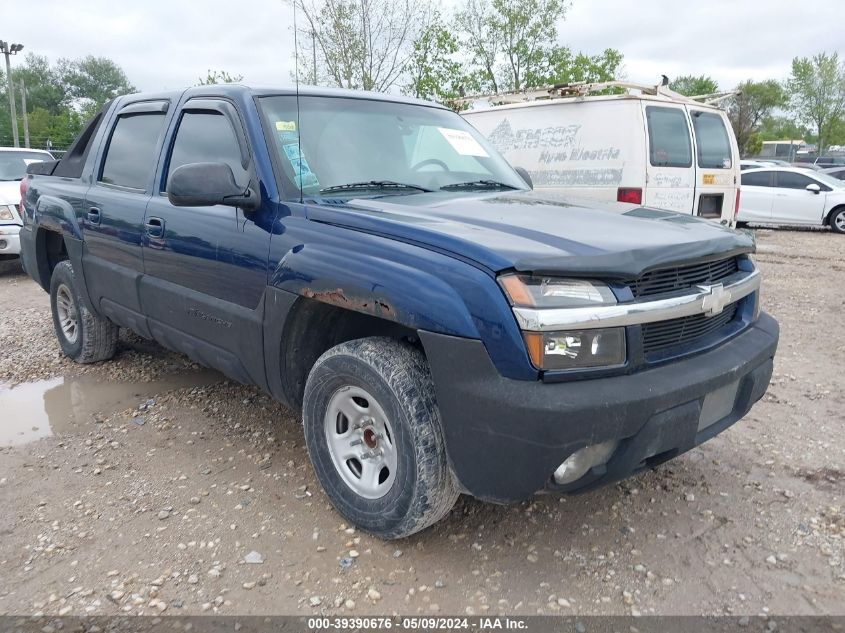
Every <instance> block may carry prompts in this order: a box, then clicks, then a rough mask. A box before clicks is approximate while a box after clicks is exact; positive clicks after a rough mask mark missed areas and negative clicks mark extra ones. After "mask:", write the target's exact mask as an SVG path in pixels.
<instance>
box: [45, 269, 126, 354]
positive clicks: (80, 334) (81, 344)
mask: <svg viewBox="0 0 845 633" xmlns="http://www.w3.org/2000/svg"><path fill="white" fill-rule="evenodd" d="M50 307H51V308H52V311H53V327H54V328H55V330H56V338H58V339H59V346H60V347H61V348H62V352H63V353H64V355H65V356H67V357H68V358H70V359H72V360H75V361H76V362H77V363H95V362H97V361H100V360H107V359H109V358H111V357H112V356H114V354H115V351H116V350H117V335H118V333H119V329H118V327H117V326H116V325H114V324H113V323H112V322H111V321H109V320H107V319H103V318H102V317H99V316H97V315H95V314H92V313H91V312H90V311H89V310H88V308H86V307H85V304H84V303H83V302H82V300H81V299H80V297H79V287H78V285H77V283H76V277H75V275H74V272H73V266H71V263H70V262H69V261H67V260H65V261H62V262H59V263H58V264H57V265H56V267H55V268H54V269H53V276H52V277H51V279H50Z"/></svg>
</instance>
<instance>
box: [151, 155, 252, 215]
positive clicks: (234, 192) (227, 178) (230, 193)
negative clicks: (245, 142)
mask: <svg viewBox="0 0 845 633" xmlns="http://www.w3.org/2000/svg"><path fill="white" fill-rule="evenodd" d="M167 199H168V200H170V204H172V205H173V206H175V207H211V206H214V205H215V204H224V205H226V206H229V207H241V208H243V209H246V210H251V209H255V208H257V207H258V205H259V204H260V200H259V199H258V195H257V194H256V193H255V192H254V191H252V190H251V189H249V188H247V189H244V188H243V187H240V186H238V183H236V182H235V175H234V174H233V173H232V168H231V167H230V166H229V165H227V164H225V163H190V164H188V165H182V166H181V167H179V168H177V169H176V170H175V171H174V172H173V173H172V174H170V182H169V183H168V184H167Z"/></svg>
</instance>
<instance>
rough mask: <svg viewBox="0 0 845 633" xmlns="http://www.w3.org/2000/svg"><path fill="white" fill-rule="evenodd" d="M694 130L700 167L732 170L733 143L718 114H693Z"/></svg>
mask: <svg viewBox="0 0 845 633" xmlns="http://www.w3.org/2000/svg"><path fill="white" fill-rule="evenodd" d="M692 129H693V130H694V131H695V143H696V145H697V146H698V151H697V153H698V166H699V167H703V168H705V169H730V168H731V167H732V166H733V161H732V160H731V142H730V140H729V139H728V131H727V130H726V129H725V123H724V121H723V120H722V117H720V116H719V115H718V114H713V113H712V112H693V113H692Z"/></svg>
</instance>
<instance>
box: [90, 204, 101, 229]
mask: <svg viewBox="0 0 845 633" xmlns="http://www.w3.org/2000/svg"><path fill="white" fill-rule="evenodd" d="M88 221H89V222H90V223H91V224H95V225H99V224H100V210H99V209H98V208H97V207H90V208H89V209H88Z"/></svg>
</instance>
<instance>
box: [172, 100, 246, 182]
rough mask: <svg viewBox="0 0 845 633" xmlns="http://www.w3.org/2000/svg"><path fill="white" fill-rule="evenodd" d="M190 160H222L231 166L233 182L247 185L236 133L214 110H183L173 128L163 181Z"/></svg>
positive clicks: (227, 120)
mask: <svg viewBox="0 0 845 633" xmlns="http://www.w3.org/2000/svg"><path fill="white" fill-rule="evenodd" d="M190 163H225V164H227V165H229V167H231V168H232V173H233V174H234V175H235V182H237V183H238V184H239V185H240V184H242V185H244V186H246V184H247V182H248V181H249V175H248V174H247V171H246V170H245V169H244V168H243V166H242V165H241V150H240V146H239V145H238V137H237V136H236V135H235V131H234V130H233V129H232V125H231V123H229V119H227V118H226V117H225V116H224V115H223V114H220V113H218V112H214V111H211V110H209V111H207V112H185V113H184V114H183V115H182V119H181V120H180V121H179V128H178V129H177V130H176V139H175V140H174V141H173V149H172V150H171V152H170V162H169V164H168V168H167V179H166V181H165V189H166V183H167V181H169V180H170V174H172V173H173V172H174V171H175V170H176V169H177V168H179V167H181V166H182V165H188V164H190Z"/></svg>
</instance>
